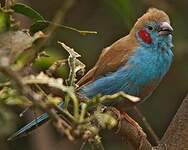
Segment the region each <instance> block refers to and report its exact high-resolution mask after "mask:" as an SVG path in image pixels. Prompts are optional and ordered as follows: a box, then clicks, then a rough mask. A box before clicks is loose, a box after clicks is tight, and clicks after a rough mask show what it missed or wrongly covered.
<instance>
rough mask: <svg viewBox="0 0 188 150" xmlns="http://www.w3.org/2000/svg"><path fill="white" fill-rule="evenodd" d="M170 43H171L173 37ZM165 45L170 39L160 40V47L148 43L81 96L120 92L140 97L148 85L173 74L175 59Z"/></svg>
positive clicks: (86, 88) (100, 78)
mask: <svg viewBox="0 0 188 150" xmlns="http://www.w3.org/2000/svg"><path fill="white" fill-rule="evenodd" d="M167 40H168V42H169V41H171V36H170V35H169V37H168V38H167ZM165 41H166V39H165V40H164V39H163V40H160V45H158V43H154V44H153V45H152V46H151V45H150V46H148V45H146V44H145V43H144V44H143V46H142V47H140V48H137V49H136V50H135V53H134V54H133V55H132V56H130V58H129V60H128V62H127V63H126V65H125V66H123V67H121V68H119V69H118V70H117V71H116V72H112V73H108V74H106V75H105V76H101V77H99V78H98V79H97V80H95V82H92V83H90V84H88V85H86V86H85V87H83V88H82V89H81V90H80V93H82V94H84V95H86V96H87V97H88V98H92V97H93V96H95V95H97V94H99V93H100V94H102V95H108V94H114V93H116V92H119V91H124V92H126V93H128V94H131V95H135V96H136V95H138V94H139V92H140V91H141V89H142V87H143V86H144V85H147V84H149V83H151V82H152V81H158V82H160V81H161V79H162V78H163V76H164V75H165V74H166V73H167V71H168V70H169V68H170V65H171V62H172V57H173V53H172V51H171V48H170V47H171V46H170V47H169V45H167V43H166V42H165ZM170 43H171V42H170ZM156 44H157V46H156Z"/></svg>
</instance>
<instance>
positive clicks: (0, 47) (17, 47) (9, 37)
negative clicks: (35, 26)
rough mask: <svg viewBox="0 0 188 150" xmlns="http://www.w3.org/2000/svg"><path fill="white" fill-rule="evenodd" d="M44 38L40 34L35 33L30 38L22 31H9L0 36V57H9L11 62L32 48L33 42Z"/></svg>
mask: <svg viewBox="0 0 188 150" xmlns="http://www.w3.org/2000/svg"><path fill="white" fill-rule="evenodd" d="M42 37H44V34H43V33H42V32H37V33H36V34H35V35H34V36H30V34H29V33H28V32H24V31H9V32H5V33H2V34H0V56H1V57H3V56H4V57H9V59H10V60H11V62H14V61H15V59H16V58H17V57H18V56H19V55H20V54H21V53H22V52H23V51H24V50H26V49H28V48H30V47H32V44H33V42H34V41H36V40H37V39H39V38H42Z"/></svg>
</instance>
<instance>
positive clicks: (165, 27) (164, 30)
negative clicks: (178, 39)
mask: <svg viewBox="0 0 188 150" xmlns="http://www.w3.org/2000/svg"><path fill="white" fill-rule="evenodd" d="M172 31H173V28H172V27H171V25H170V24H169V23H168V22H162V23H161V25H160V29H159V35H169V34H171V33H172Z"/></svg>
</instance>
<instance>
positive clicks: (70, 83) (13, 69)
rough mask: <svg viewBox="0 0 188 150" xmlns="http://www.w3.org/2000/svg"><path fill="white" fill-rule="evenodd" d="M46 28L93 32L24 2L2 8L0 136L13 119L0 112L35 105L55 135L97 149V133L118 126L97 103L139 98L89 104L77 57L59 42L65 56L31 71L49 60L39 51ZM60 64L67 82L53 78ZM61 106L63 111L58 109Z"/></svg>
mask: <svg viewBox="0 0 188 150" xmlns="http://www.w3.org/2000/svg"><path fill="white" fill-rule="evenodd" d="M14 13H20V14H22V15H25V16H26V17H29V18H30V19H31V20H32V25H31V26H30V28H29V29H21V28H20V26H18V24H17V22H18V20H16V19H14V17H13V14H14ZM10 18H12V19H10ZM50 25H52V26H57V27H60V28H66V29H68V30H72V31H75V32H77V33H79V34H81V35H87V34H96V32H93V31H81V30H78V29H75V28H72V27H68V26H64V25H59V24H53V23H52V22H50V21H47V20H45V19H44V18H43V17H42V16H41V15H40V14H39V13H38V12H37V11H35V10H33V9H32V8H31V7H29V6H27V5H25V4H20V3H12V4H11V5H6V7H2V8H1V11H0V31H1V33H0V39H1V40H0V72H1V73H2V74H1V77H2V78H3V80H2V81H1V85H0V107H1V109H0V110H1V111H0V116H3V117H0V120H1V121H0V122H1V123H0V133H1V132H3V131H5V129H4V128H2V127H3V126H5V124H6V123H7V122H9V121H11V116H12V111H11V110H6V111H2V110H4V109H5V108H6V107H7V106H9V107H10V106H12V105H13V106H21V107H30V106H33V105H34V106H36V107H37V108H39V109H42V110H43V111H44V112H47V113H48V114H49V115H50V117H51V119H52V120H53V121H54V124H55V127H56V128H57V129H58V131H60V133H64V134H65V135H67V138H68V139H69V140H74V139H75V138H77V137H82V138H83V139H85V140H89V141H92V142H94V143H98V144H99V145H100V136H99V132H100V130H101V129H111V128H113V127H114V126H116V125H117V120H116V119H115V118H114V117H113V116H112V115H111V114H110V113H109V112H108V111H106V109H104V107H103V105H102V104H105V103H109V102H112V101H113V100H114V99H115V98H118V97H123V98H124V99H126V100H128V101H129V100H130V101H139V98H136V97H133V96H130V95H127V94H125V93H117V94H114V95H106V96H96V97H95V98H93V99H91V100H88V99H87V98H85V97H82V98H81V97H80V96H78V95H77V93H76V88H77V85H76V80H77V76H76V75H77V72H82V74H83V72H84V68H85V65H84V64H83V63H82V62H81V61H80V60H79V59H78V58H79V57H81V55H80V54H78V53H77V52H76V51H75V50H74V49H72V48H70V47H68V46H67V45H65V44H64V43H62V42H58V43H59V44H60V45H61V46H62V47H63V48H64V49H65V50H66V51H67V52H68V54H69V56H68V58H67V59H60V60H56V61H55V62H54V63H53V64H52V65H51V66H49V68H48V69H47V70H45V71H43V72H35V66H34V63H35V61H36V60H37V59H40V58H41V57H49V54H47V53H46V52H45V51H43V49H42V46H41V43H42V42H43V41H41V40H43V39H44V40H45V39H46V38H48V37H47V36H46V34H45V33H44V32H42V30H43V29H46V28H47V27H48V26H50ZM65 64H67V66H69V70H70V71H69V77H68V79H65V78H63V79H62V78H55V76H54V74H55V72H56V71H57V69H58V68H59V67H61V66H62V65H65ZM121 100H122V99H121ZM62 102H63V103H64V107H63V108H62V107H61V105H60V104H61V103H62ZM93 108H97V109H93ZM58 114H61V115H58ZM61 116H63V117H61ZM4 118H5V119H4ZM64 118H66V119H64ZM3 120H6V121H3ZM1 126H2V127H1ZM10 128H12V126H6V131H11V130H10Z"/></svg>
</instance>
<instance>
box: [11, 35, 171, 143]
mask: <svg viewBox="0 0 188 150" xmlns="http://www.w3.org/2000/svg"><path fill="white" fill-rule="evenodd" d="M152 36H154V37H155V38H152V39H155V41H153V42H152V45H151V44H150V45H148V44H146V43H143V42H142V41H139V43H140V45H141V46H140V47H139V48H137V49H136V50H135V51H134V54H133V55H132V56H130V57H129V60H128V62H127V63H126V65H125V66H122V67H120V68H119V69H118V70H117V71H115V72H111V73H108V74H105V75H104V76H100V77H99V78H98V79H97V80H95V81H94V82H92V83H90V84H88V85H86V86H84V87H83V88H82V89H80V91H79V92H80V93H82V94H84V95H85V96H86V97H88V98H92V97H94V96H95V95H97V94H99V93H100V94H102V95H106V94H114V93H116V92H119V91H124V92H126V93H128V94H131V95H135V96H136V95H138V94H139V92H140V91H141V89H142V87H143V86H144V85H147V84H150V83H151V82H152V81H154V80H155V81H158V82H160V81H161V79H162V78H163V76H164V75H165V74H166V73H167V71H168V70H169V67H170V65H171V62H172V57H173V53H172V51H171V47H172V36H171V35H168V36H165V37H162V36H157V35H155V33H153V35H152ZM60 107H63V103H62V104H60ZM48 119H49V117H48V114H47V113H44V114H42V115H41V116H39V117H37V118H36V119H35V120H33V121H32V122H30V123H29V124H27V125H26V126H24V127H23V128H21V129H20V130H19V131H17V132H16V133H15V134H13V135H12V136H11V137H10V138H9V139H8V140H13V139H15V138H17V137H19V136H20V135H22V134H24V133H28V132H29V131H31V130H32V129H34V128H36V127H37V126H39V125H41V124H43V123H44V122H46V121H47V120H48Z"/></svg>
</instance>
